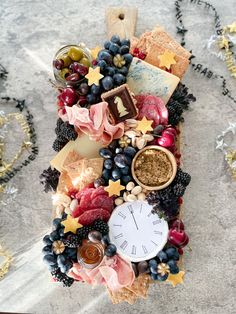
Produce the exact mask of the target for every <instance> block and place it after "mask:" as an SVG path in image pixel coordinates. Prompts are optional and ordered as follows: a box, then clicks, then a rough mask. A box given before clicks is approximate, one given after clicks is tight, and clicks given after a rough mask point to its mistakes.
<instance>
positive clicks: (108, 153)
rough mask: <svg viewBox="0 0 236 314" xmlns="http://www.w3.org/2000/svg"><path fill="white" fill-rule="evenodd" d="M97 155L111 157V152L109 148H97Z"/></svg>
mask: <svg viewBox="0 0 236 314" xmlns="http://www.w3.org/2000/svg"><path fill="white" fill-rule="evenodd" d="M99 155H100V156H101V157H102V158H105V159H107V158H112V156H113V154H112V152H111V150H110V149H108V148H100V150H99Z"/></svg>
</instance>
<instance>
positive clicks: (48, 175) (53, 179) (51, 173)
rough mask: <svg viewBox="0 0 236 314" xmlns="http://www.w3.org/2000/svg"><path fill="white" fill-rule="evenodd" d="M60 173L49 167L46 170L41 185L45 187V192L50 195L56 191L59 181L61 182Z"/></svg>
mask: <svg viewBox="0 0 236 314" xmlns="http://www.w3.org/2000/svg"><path fill="white" fill-rule="evenodd" d="M59 176H60V172H59V171H57V170H56V169H52V168H51V167H49V168H48V169H45V170H44V171H43V172H42V173H41V175H40V176H39V178H40V183H41V184H43V185H44V191H45V192H46V193H48V192H49V191H56V188H57V185H58V181H59Z"/></svg>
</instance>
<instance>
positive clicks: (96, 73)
mask: <svg viewBox="0 0 236 314" xmlns="http://www.w3.org/2000/svg"><path fill="white" fill-rule="evenodd" d="M85 77H86V79H87V80H88V85H89V86H91V85H93V84H95V85H97V86H99V81H100V80H101V79H102V78H103V77H104V76H103V75H102V74H101V73H100V67H96V68H95V69H93V68H89V72H88V74H87V75H85Z"/></svg>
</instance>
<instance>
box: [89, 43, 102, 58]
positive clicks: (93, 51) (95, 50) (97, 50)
mask: <svg viewBox="0 0 236 314" xmlns="http://www.w3.org/2000/svg"><path fill="white" fill-rule="evenodd" d="M100 50H102V48H101V47H99V46H96V47H95V48H93V49H91V54H92V56H93V59H96V58H97V56H98V53H99V51H100Z"/></svg>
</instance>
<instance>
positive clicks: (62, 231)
mask: <svg viewBox="0 0 236 314" xmlns="http://www.w3.org/2000/svg"><path fill="white" fill-rule="evenodd" d="M64 229H65V228H64V227H63V228H60V229H59V230H58V233H59V236H60V237H63V236H64Z"/></svg>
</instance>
